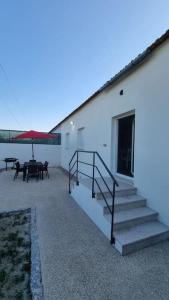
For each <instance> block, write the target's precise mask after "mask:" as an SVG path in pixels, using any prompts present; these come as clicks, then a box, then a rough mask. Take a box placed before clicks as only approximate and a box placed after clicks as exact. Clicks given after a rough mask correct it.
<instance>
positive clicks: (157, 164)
mask: <svg viewBox="0 0 169 300" xmlns="http://www.w3.org/2000/svg"><path fill="white" fill-rule="evenodd" d="M51 132H60V133H61V136H62V145H61V166H62V167H63V168H64V169H66V170H68V167H69V161H70V159H71V157H72V155H73V153H74V152H75V150H77V149H83V150H92V151H98V153H99V154H100V155H101V157H102V158H103V160H104V162H105V163H106V164H107V166H108V168H109V169H110V171H111V172H112V174H113V175H115V176H117V177H116V179H117V181H118V182H120V183H123V182H125V183H126V184H127V183H129V184H130V187H132V188H133V189H134V187H136V188H137V192H136V194H137V195H141V196H140V199H138V200H142V204H141V202H138V203H137V205H138V206H137V205H136V201H135V206H133V207H129V206H128V207H127V209H126V208H124V207H123V208H124V211H123V209H120V212H121V214H122V213H123V216H121V217H124V214H127V212H128V213H130V212H131V209H133V210H132V212H133V214H134V212H135V218H134V217H133V214H132V216H131V218H130V219H132V220H133V219H134V220H136V219H137V220H136V222H135V223H134V222H133V223H131V222H130V223H129V224H128V223H127V222H126V223H124V224H126V227H125V226H123V227H119V228H118V226H117V229H119V231H120V229H121V231H120V234H121V236H122V239H123V238H124V236H123V235H125V237H127V234H129V232H130V233H131V234H133V235H135V236H136V235H137V237H136V238H135V239H132V238H131V236H129V237H128V241H127V242H126V241H124V240H123V241H122V242H120V241H119V243H121V244H123V242H124V244H125V245H127V244H130V246H131V247H129V248H128V250H127V248H126V250H125V247H124V249H123V245H122V246H119V245H118V241H117V240H118V235H117V237H116V241H117V245H116V246H117V248H118V249H119V250H120V251H121V252H123V253H124V254H125V253H127V252H130V251H132V250H133V249H134V246H132V245H135V246H136V241H138V240H139V243H140V244H138V245H137V248H140V247H142V246H146V245H148V244H150V242H148V240H149V241H150V237H151V243H152V242H153V243H154V242H156V240H157V239H155V237H156V238H158V240H159V239H160V236H161V239H165V238H168V237H169V234H168V233H169V231H168V226H169V30H168V31H167V32H166V33H165V34H164V35H163V36H161V37H160V38H159V39H158V40H156V41H155V42H154V43H153V44H152V45H151V46H150V47H148V48H147V49H146V50H145V51H144V52H143V53H142V54H141V55H139V56H138V57H137V58H136V59H134V60H133V61H131V63H129V65H127V66H126V67H125V68H124V69H122V70H121V71H120V72H119V73H118V74H116V75H115V76H114V77H113V78H112V79H111V80H110V81H108V82H107V83H106V84H105V85H104V86H103V87H101V88H100V89H99V90H98V91H96V93H94V94H93V95H92V96H91V97H90V98H89V99H87V100H86V101H85V102H84V103H83V104H82V105H80V106H79V107H78V108H77V109H76V110H75V111H73V112H72V113H71V114H70V115H68V116H67V117H66V118H65V119H64V120H63V121H61V122H60V123H59V124H58V125H56V127H55V128H53V129H52V130H51ZM79 155H80V154H79ZM81 155H82V154H81ZM89 156H90V155H88V158H87V161H88V162H89ZM86 157H87V154H83V158H82V157H81V158H80V159H81V160H83V161H86ZM90 161H91V160H90ZM98 164H99V162H98ZM100 167H101V165H100ZM79 168H83V170H85V173H86V172H88V174H89V173H90V172H91V170H89V169H90V166H88V167H87V166H84V165H83V166H82V165H81V166H80V164H79ZM91 169H92V168H91ZM81 170H82V169H81ZM101 171H102V172H103V175H104V176H106V173H105V172H104V168H102V167H101ZM91 174H92V172H91V173H90V175H91ZM79 177H80V178H82V177H83V176H82V174H80V173H79ZM106 180H107V179H106ZM83 183H84V182H83V180H81V181H80V185H79V186H74V189H73V191H72V195H73V197H74V198H75V200H76V201H77V202H78V203H79V204H80V205H81V206H82V207H83V209H84V210H85V211H86V212H87V213H88V215H89V216H90V217H91V218H92V219H93V221H94V222H95V223H96V224H97V225H98V226H99V227H100V229H101V230H102V231H103V232H104V233H105V234H106V235H107V236H108V237H110V224H109V227H107V225H106V224H105V223H104V222H105V216H104V221H103V222H102V219H103V212H102V215H101V213H100V212H97V209H98V210H99V209H100V207H101V204H102V206H104V205H103V203H102V201H103V200H102V201H100V203H99V204H98V202H99V201H98V200H97V199H96V198H95V199H93V198H91V193H90V194H89V188H88V187H87V186H86V185H87V184H85V185H84V184H83ZM133 193H134V192H133ZM123 196H124V198H125V196H126V195H123ZM132 197H133V200H134V197H135V200H136V195H133V196H132ZM132 197H131V198H132ZM129 198H130V197H129ZM143 198H144V200H145V199H146V206H145V202H144V204H143ZM125 199H126V198H125ZM130 200H132V199H130ZM139 203H140V206H139ZM91 205H93V206H91ZM144 206H145V207H144ZM135 207H137V209H136V208H135ZM148 207H149V208H150V209H149V214H148ZM129 208H130V209H129ZM143 208H144V210H143ZM134 209H135V210H134ZM139 209H140V210H139ZM146 209H147V210H146ZM138 210H139V212H140V215H139V213H138ZM152 210H153V212H154V211H156V212H158V220H159V221H160V222H162V223H163V224H165V225H168V226H167V227H166V226H164V227H163V228H162V231H160V230H159V231H158V229H157V228H156V229H153V226H156V225H157V223H158V225H159V226H162V224H161V223H159V222H157V214H156V216H155V215H153V213H152ZM141 211H142V213H141ZM150 212H151V213H150ZM116 214H117V213H116ZM145 214H148V215H149V216H150V215H153V217H152V218H151V217H150V218H149V219H146V218H144V217H145ZM142 217H143V218H142ZM125 218H126V215H125ZM128 218H129V217H128ZM125 220H126V219H125ZM130 221H131V220H130ZM115 222H116V221H115ZM102 223H103V224H102ZM154 223H155V225H154ZM143 225H144V226H145V230H143V229H144V228H143ZM148 226H149V227H148ZM151 228H152V229H151ZM132 230H133V232H132ZM153 230H154V233H153ZM115 231H116V230H115ZM117 231H118V230H117ZM143 231H144V234H145V235H144V234H143ZM139 232H140V237H139V236H138V235H139ZM147 232H148V234H147ZM164 233H165V234H164ZM160 234H161V235H160ZM119 240H120V238H119ZM143 240H144V242H145V240H147V244H146V243H144V245H143ZM123 250H124V251H123Z"/></svg>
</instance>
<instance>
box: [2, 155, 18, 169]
mask: <svg viewBox="0 0 169 300" xmlns="http://www.w3.org/2000/svg"><path fill="white" fill-rule="evenodd" d="M17 160H18V159H17V158H15V157H6V158H5V159H4V162H5V164H6V171H7V164H8V163H11V162H13V168H14V162H16V161H17Z"/></svg>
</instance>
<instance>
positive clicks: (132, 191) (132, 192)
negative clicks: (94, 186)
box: [96, 188, 137, 200]
mask: <svg viewBox="0 0 169 300" xmlns="http://www.w3.org/2000/svg"><path fill="white" fill-rule="evenodd" d="M136 192H137V189H136V188H133V189H129V190H121V191H116V197H125V196H126V197H127V196H131V195H136ZM103 194H104V196H105V197H106V198H110V193H109V192H104V193H103ZM96 198H97V199H98V200H99V199H103V196H102V194H101V193H96Z"/></svg>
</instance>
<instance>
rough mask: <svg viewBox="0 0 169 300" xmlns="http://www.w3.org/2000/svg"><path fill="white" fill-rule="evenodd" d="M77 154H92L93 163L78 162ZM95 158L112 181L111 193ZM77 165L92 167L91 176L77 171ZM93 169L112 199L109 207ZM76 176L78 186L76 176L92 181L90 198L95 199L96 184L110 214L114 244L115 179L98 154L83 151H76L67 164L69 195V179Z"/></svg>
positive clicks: (77, 181) (112, 241)
mask: <svg viewBox="0 0 169 300" xmlns="http://www.w3.org/2000/svg"><path fill="white" fill-rule="evenodd" d="M79 153H88V154H92V155H93V163H92V164H91V163H87V162H84V161H82V160H79ZM75 156H76V160H75V161H74V163H73V165H72V166H71V163H72V161H73V159H74V158H75ZM96 156H97V157H98V158H99V160H100V161H101V163H102V165H103V166H104V168H105V169H106V171H107V173H108V174H109V176H110V177H111V179H112V181H113V192H112V191H111V190H110V188H109V186H108V184H107V183H106V181H105V179H104V177H103V175H102V173H101V171H100V170H99V168H98V167H97V166H96V164H95V159H96ZM79 163H80V164H84V165H88V166H90V167H92V169H93V174H92V176H89V175H88V174H85V173H84V172H82V171H80V170H79ZM75 165H76V170H75V171H74V172H73V174H71V171H72V169H73V168H74V166H75ZM95 169H96V170H97V172H98V173H99V175H100V177H101V179H102V181H103V182H104V184H105V186H106V188H107V190H108V192H109V193H110V195H111V198H112V206H110V205H109V204H108V202H107V200H106V197H105V195H104V192H103V191H102V189H101V187H100V185H99V183H98V181H97V180H96V178H95ZM75 174H76V184H77V185H79V180H78V174H82V175H84V176H86V177H88V178H90V179H92V197H93V198H94V197H95V189H94V185H95V183H96V185H97V186H98V189H99V191H100V193H101V195H102V197H103V199H104V201H105V203H106V206H107V208H108V210H109V212H110V214H111V239H110V241H111V244H114V243H115V238H114V201H115V187H116V186H119V185H118V182H117V181H116V179H115V177H114V176H113V174H112V173H111V171H110V170H109V169H108V167H107V165H106V164H105V162H104V161H103V159H102V158H101V156H100V154H99V153H98V152H97V151H85V150H76V151H75V152H74V154H73V156H72V158H71V160H70V162H69V193H71V179H72V178H73V177H74V175H75Z"/></svg>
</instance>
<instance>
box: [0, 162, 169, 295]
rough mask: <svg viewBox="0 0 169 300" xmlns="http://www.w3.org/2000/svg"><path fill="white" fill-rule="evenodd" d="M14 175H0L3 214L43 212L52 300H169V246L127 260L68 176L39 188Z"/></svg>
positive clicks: (56, 172) (53, 172)
mask: <svg viewBox="0 0 169 300" xmlns="http://www.w3.org/2000/svg"><path fill="white" fill-rule="evenodd" d="M13 175H14V172H13V171H7V172H5V171H4V172H1V173H0V210H12V209H16V208H24V207H26V208H27V207H31V206H33V207H35V206H36V207H37V223H38V224H37V225H38V232H39V244H40V253H41V265H42V278H43V285H44V294H45V299H46V300H57V299H58V300H64V299H65V300H81V299H86V300H88V299H90V300H110V299H111V300H114V299H124V300H125V299H126V300H127V299H133V300H137V299H144V300H145V299H148V300H150V299H153V300H156V299H158V300H159V299H164V300H166V299H168V298H169V241H167V242H163V243H160V244H158V245H156V246H153V247H149V248H146V249H144V250H141V251H139V252H137V253H134V254H131V255H128V256H125V257H122V256H120V254H119V253H118V252H117V251H116V250H115V249H113V248H112V247H111V245H110V243H109V241H108V240H107V239H106V238H105V236H104V235H103V234H102V233H101V232H100V231H99V229H98V228H97V227H96V226H95V225H94V224H93V223H92V221H91V220H90V219H89V218H88V217H87V216H86V215H85V213H83V211H82V210H81V208H80V207H78V205H77V204H76V203H75V202H74V201H73V199H72V197H71V196H70V195H69V194H68V179H67V177H66V176H65V174H64V173H63V172H62V170H60V169H59V168H56V169H55V168H51V169H50V179H49V180H48V179H47V178H45V180H43V181H39V182H36V181H35V180H30V182H29V183H26V182H23V181H22V178H21V177H19V178H18V179H17V180H16V181H13ZM20 176H21V175H20Z"/></svg>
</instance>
